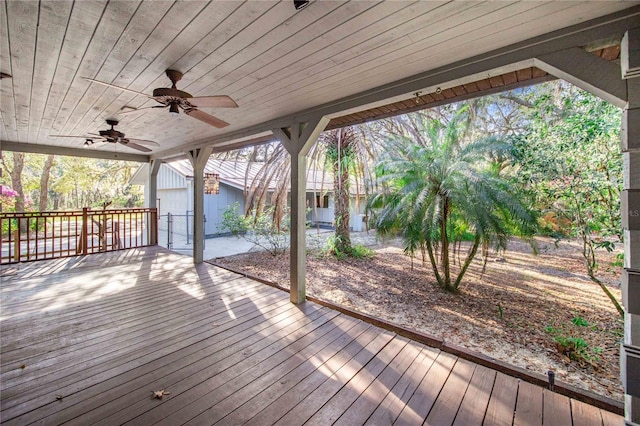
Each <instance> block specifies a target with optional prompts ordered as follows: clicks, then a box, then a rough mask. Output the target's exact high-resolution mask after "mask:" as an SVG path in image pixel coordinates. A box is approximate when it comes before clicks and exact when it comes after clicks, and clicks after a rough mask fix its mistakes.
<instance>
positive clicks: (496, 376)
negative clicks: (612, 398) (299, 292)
mask: <svg viewBox="0 0 640 426" xmlns="http://www.w3.org/2000/svg"><path fill="white" fill-rule="evenodd" d="M2 268H3V269H1V270H0V278H1V302H2V305H1V308H2V310H1V313H0V316H1V321H0V327H1V352H2V358H1V359H2V368H1V373H2V376H1V397H0V399H1V413H0V416H1V417H0V419H1V420H2V424H6V425H25V424H30V423H33V422H38V423H39V424H61V423H65V422H68V423H69V424H77V425H89V424H92V425H117V424H124V423H127V424H136V425H150V424H156V423H157V424H163V425H181V424H189V425H205V424H207V425H209V424H226V425H237V424H245V423H247V424H252V425H270V424H278V425H299V424H308V425H328V424H339V425H359V424H371V425H388V424H394V423H395V424H411V425H415V424H421V423H423V422H424V423H426V424H432V425H451V424H455V425H475V424H478V425H479V424H487V425H494V424H497V425H508V424H517V425H536V424H537V425H540V424H545V425H546V424H549V425H551V424H557V425H565V424H566V425H570V424H574V425H581V426H582V425H602V424H604V425H613V424H616V425H620V424H622V418H621V417H619V416H616V415H614V414H611V413H608V412H606V411H603V410H600V409H597V408H595V407H592V406H589V405H586V404H584V403H582V402H579V401H575V400H571V399H569V398H567V397H565V396H561V395H559V394H555V393H552V392H549V391H548V390H546V389H543V388H540V387H536V386H534V385H531V384H529V383H526V382H521V381H518V380H517V379H514V378H512V377H509V376H506V375H504V374H502V373H497V372H496V371H493V370H491V369H488V368H486V367H482V366H479V365H476V364H473V363H471V362H469V361H465V360H463V359H458V358H457V357H455V356H453V355H450V354H448V353H445V352H440V351H438V350H436V349H432V348H429V347H426V346H424V345H422V344H419V343H416V342H413V341H410V340H408V339H406V338H403V337H400V336H398V335H395V334H394V333H391V332H389V331H386V330H383V329H380V328H377V327H374V326H372V325H370V324H367V323H365V322H362V321H360V320H357V319H354V318H352V317H349V316H347V315H345V314H341V313H339V312H336V311H333V310H331V309H329V308H326V307H322V306H319V305H316V304H313V303H311V302H307V303H305V304H303V305H301V306H295V305H293V304H291V303H289V301H288V295H287V294H286V293H284V292H282V291H280V290H277V289H274V288H271V287H269V286H266V285H264V284H260V283H258V282H255V281H252V280H249V279H247V278H243V277H241V276H239V275H236V274H233V273H231V272H228V271H225V270H222V269H219V268H216V267H214V266H212V265H208V264H202V265H199V266H197V267H195V266H194V265H193V264H192V260H191V258H189V257H184V256H180V255H176V254H172V253H170V252H168V251H165V250H163V249H160V248H157V247H148V248H143V249H135V250H129V251H121V252H114V253H107V254H100V255H93V256H87V257H84V258H68V259H61V260H52V261H43V262H37V263H31V264H22V265H20V266H19V267H17V266H4V267H2ZM157 390H166V391H167V392H170V395H167V396H165V397H164V398H163V399H162V400H159V399H152V398H151V396H152V391H157Z"/></svg>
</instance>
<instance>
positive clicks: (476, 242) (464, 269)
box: [453, 235, 480, 291]
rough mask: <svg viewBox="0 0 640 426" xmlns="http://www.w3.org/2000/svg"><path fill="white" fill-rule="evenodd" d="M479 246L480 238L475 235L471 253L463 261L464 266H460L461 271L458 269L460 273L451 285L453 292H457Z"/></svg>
mask: <svg viewBox="0 0 640 426" xmlns="http://www.w3.org/2000/svg"><path fill="white" fill-rule="evenodd" d="M479 246H480V237H479V236H478V235H476V237H475V239H474V240H473V246H472V247H471V251H470V252H469V255H468V256H467V258H466V259H465V261H464V265H462V269H460V273H459V274H458V277H457V278H456V282H455V283H454V284H453V288H454V290H455V291H458V287H459V286H460V282H461V281H462V277H463V276H464V274H465V272H467V268H468V267H469V265H471V261H473V258H474V257H475V256H476V253H477V252H478V247H479Z"/></svg>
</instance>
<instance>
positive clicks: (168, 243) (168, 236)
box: [167, 212, 173, 250]
mask: <svg viewBox="0 0 640 426" xmlns="http://www.w3.org/2000/svg"><path fill="white" fill-rule="evenodd" d="M172 221H173V219H172V218H171V213H170V212H168V213H167V248H168V249H169V250H171V232H172V229H171V225H172Z"/></svg>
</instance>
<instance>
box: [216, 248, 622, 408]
mask: <svg viewBox="0 0 640 426" xmlns="http://www.w3.org/2000/svg"><path fill="white" fill-rule="evenodd" d="M537 243H538V247H539V254H538V255H534V254H532V250H531V248H530V246H529V245H528V244H527V243H524V242H521V241H513V242H512V243H511V244H510V246H509V249H508V251H507V252H506V253H500V254H496V253H495V252H492V253H490V255H489V258H488V263H487V268H486V271H485V273H484V274H483V273H482V259H480V258H477V259H476V260H474V262H473V264H472V266H471V267H470V268H469V271H468V272H467V275H466V276H465V279H464V281H463V284H462V286H461V292H460V294H450V293H446V292H444V291H442V290H441V289H440V288H438V287H437V286H436V285H435V279H434V278H433V272H432V271H431V269H430V267H425V266H423V265H422V261H421V259H414V261H413V266H412V261H411V259H410V258H409V257H408V256H406V255H404V254H403V252H402V249H401V248H400V244H399V242H398V241H390V242H386V243H380V244H377V245H376V246H375V247H373V248H374V250H375V255H374V257H372V258H367V259H346V260H342V261H338V260H337V259H335V258H334V257H331V256H324V255H322V254H321V253H320V251H319V250H310V253H309V255H308V257H307V293H308V294H310V295H313V296H315V297H318V298H322V299H325V300H329V301H332V302H334V303H337V304H341V305H344V306H347V307H349V308H352V309H354V310H358V311H360V312H363V313H366V314H369V315H373V316H376V317H379V318H383V319H386V320H389V321H391V322H394V323H396V324H399V325H402V326H405V327H409V328H412V329H415V330H418V331H421V332H424V333H428V334H431V335H434V336H438V337H441V338H443V339H445V340H446V341H449V342H451V343H454V344H456V345H460V346H463V347H466V348H468V349H471V350H475V351H478V352H481V353H484V354H486V355H488V356H492V357H494V358H497V359H500V360H502V361H505V362H507V363H510V364H512V365H517V366H520V367H523V368H526V369H528V370H531V371H535V372H538V373H540V374H545V375H546V373H547V371H548V370H554V371H555V372H556V380H560V381H564V382H568V383H570V384H572V385H574V386H577V387H580V388H582V389H586V390H589V391H591V392H594V393H598V394H600V395H604V396H607V397H611V398H614V399H616V400H618V401H622V398H623V394H622V388H621V383H620V380H619V344H620V341H621V340H622V336H623V325H622V321H621V320H620V318H619V316H618V314H617V312H616V310H615V308H614V307H613V305H612V303H611V301H610V300H609V299H608V298H607V297H606V296H605V294H604V292H603V291H602V290H601V289H600V287H599V286H597V285H596V284H594V283H593V282H591V281H590V280H589V279H588V276H587V275H586V273H585V269H584V266H583V263H582V259H581V255H580V246H579V244H578V243H577V242H575V241H566V240H563V241H561V242H559V243H558V244H555V242H554V241H553V240H551V239H548V238H540V239H538V240H537ZM616 248H617V249H619V250H618V251H616V252H614V253H607V252H605V251H602V252H601V253H600V254H599V256H600V259H599V264H600V271H599V277H600V278H601V279H603V281H605V282H606V283H607V284H608V285H609V287H610V288H611V290H612V291H613V293H614V294H615V295H616V297H617V298H618V300H620V287H619V274H620V267H616V266H613V265H612V262H613V261H615V255H616V254H617V253H618V252H620V251H621V250H622V245H621V244H620V245H619V247H616ZM463 251H464V248H463ZM463 255H464V253H463ZM218 262H219V263H221V264H226V265H228V266H230V267H233V268H235V269H239V270H243V271H245V272H247V273H249V274H252V275H256V276H259V277H262V278H265V279H268V280H271V281H275V282H277V283H278V284H280V285H282V286H288V283H289V268H288V265H289V258H288V256H287V255H282V256H277V257H273V256H271V255H269V254H268V253H265V252H254V253H248V254H240V255H236V256H230V257H226V258H222V259H218ZM574 322H576V323H578V324H579V325H576V324H574ZM556 335H559V336H561V337H565V338H571V337H573V338H581V339H582V340H583V341H584V343H585V345H586V348H585V354H586V356H587V357H586V359H585V357H578V359H577V360H575V359H573V360H572V359H570V358H569V357H568V356H567V355H568V354H567V353H561V349H562V348H560V347H559V346H558V344H557V342H556V340H555V338H554V337H555V336H556Z"/></svg>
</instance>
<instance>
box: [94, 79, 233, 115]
mask: <svg viewBox="0 0 640 426" xmlns="http://www.w3.org/2000/svg"><path fill="white" fill-rule="evenodd" d="M165 72H166V74H167V77H169V80H171V83H172V84H171V87H168V88H167V87H160V88H157V89H153V95H152V96H149V95H147V94H146V93H142V92H136V91H135V90H131V89H126V88H124V87H120V86H116V85H113V84H110V83H105V82H104V81H99V80H94V79H91V78H86V80H88V81H91V82H93V83H98V84H102V85H104V86H108V87H113V88H116V89H119V90H123V91H125V92H131V93H135V94H137V95H142V96H146V97H147V98H149V99H153V100H155V101H156V102H158V103H161V104H162V105H156V106H152V107H147V108H167V107H168V108H169V112H170V113H172V114H179V113H180V109H182V110H183V111H184V113H185V114H187V115H188V116H190V117H193V118H196V119H198V120H200V121H203V122H205V123H207V124H209V125H211V126H213V127H217V128H223V127H226V126H228V125H229V123H227V122H226V121H223V120H220V119H219V118H217V117H214V116H213V115H210V114H207V113H206V112H202V111H200V110H199V109H198V108H200V107H215V108H237V107H238V104H237V103H236V102H235V101H234V100H233V99H231V98H230V97H229V96H226V95H217V96H195V97H194V96H191V94H190V93H187V92H184V91H182V90H179V89H178V88H177V87H176V83H177V82H178V81H180V80H181V79H182V73H181V72H180V71H176V70H166V71H165ZM147 108H140V109H147ZM140 109H137V110H133V111H128V112H134V111H140Z"/></svg>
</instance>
